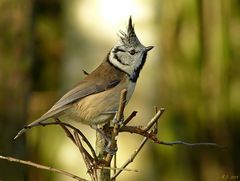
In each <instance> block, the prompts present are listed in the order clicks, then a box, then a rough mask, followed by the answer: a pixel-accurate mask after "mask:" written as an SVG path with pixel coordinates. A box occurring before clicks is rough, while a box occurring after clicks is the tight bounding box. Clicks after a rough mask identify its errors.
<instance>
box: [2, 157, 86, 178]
mask: <svg viewBox="0 0 240 181" xmlns="http://www.w3.org/2000/svg"><path fill="white" fill-rule="evenodd" d="M0 159H3V160H8V161H10V162H16V163H21V164H24V165H29V166H32V167H36V168H39V169H43V170H48V171H52V172H56V173H59V174H62V175H65V176H68V177H71V178H73V179H75V180H79V181H87V180H85V179H83V178H81V177H78V176H76V175H73V174H71V173H69V172H66V171H64V170H60V169H56V168H52V167H48V166H45V165H41V164H37V163H34V162H30V161H25V160H20V159H17V158H12V157H5V156H1V155H0Z"/></svg>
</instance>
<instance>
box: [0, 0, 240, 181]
mask: <svg viewBox="0 0 240 181" xmlns="http://www.w3.org/2000/svg"><path fill="white" fill-rule="evenodd" d="M86 2H89V4H91V3H92V6H87V5H86V4H87V3H86ZM104 2H105V1H103V0H102V1H77V0H72V1H59V0H58V1H57V0H50V1H47V0H35V1H31V0H21V1H17V0H11V1H9V0H1V2H0V155H4V156H12V157H16V158H19V159H25V160H31V161H34V162H38V163H42V164H45V165H50V166H54V167H57V168H62V169H65V170H67V171H70V172H73V173H76V174H77V175H81V174H82V175H83V177H86V168H85V167H84V166H83V164H80V163H81V162H80V161H76V162H77V163H73V162H74V161H75V158H76V157H79V160H81V158H80V155H79V154H77V150H76V149H75V148H74V146H73V145H71V143H69V142H70V141H68V140H67V138H65V136H64V133H63V132H62V131H61V130H60V129H58V128H56V127H51V128H35V129H32V130H30V131H29V133H27V134H25V135H23V136H22V137H20V138H19V139H17V140H13V138H14V136H15V135H16V133H17V132H18V131H19V129H21V128H22V127H23V125H25V124H26V123H27V122H31V121H33V120H34V119H36V118H37V117H39V116H40V115H41V114H42V113H44V112H45V111H46V110H47V109H48V108H50V107H51V105H52V104H53V103H54V102H55V101H56V100H57V99H58V98H59V97H60V96H61V95H62V94H63V93H64V92H66V91H67V90H68V89H70V88H71V87H72V86H73V85H74V84H76V83H77V82H78V81H80V80H81V79H82V78H83V76H84V75H83V74H82V69H84V70H86V71H87V72H91V71H92V70H93V69H94V68H95V67H96V66H97V65H98V64H100V62H101V61H102V59H103V58H104V56H105V55H106V54H107V51H108V50H109V49H110V48H111V46H113V45H114V43H115V42H114V39H113V38H111V37H115V38H116V39H117V36H116V33H117V31H118V29H116V30H113V32H111V33H110V34H109V35H108V32H110V31H112V30H111V25H112V24H111V21H109V24H107V23H106V22H107V21H105V20H104V18H103V17H102V16H99V15H97V12H95V9H94V7H96V8H97V9H98V8H99V9H100V8H103V6H104V8H106V9H109V11H110V9H111V8H112V7H110V5H111V4H110V3H109V7H106V4H107V3H106V2H105V4H104V5H102V4H103V3H104ZM127 2H128V3H129V4H128V3H126V2H125V1H123V2H122V3H125V5H124V6H126V9H128V8H127V7H128V5H129V6H130V5H131V6H136V7H138V6H139V7H143V8H142V9H140V10H139V11H138V13H135V12H123V14H124V13H125V14H124V18H123V19H121V23H122V22H124V23H125V24H126V22H127V20H128V19H127V18H125V17H128V16H129V15H130V14H131V15H132V16H133V20H135V21H134V22H135V27H136V31H137V35H138V36H139V39H140V40H141V41H142V42H143V44H144V45H154V46H155V48H154V49H153V51H152V52H151V53H150V55H149V57H148V60H147V62H146V66H145V67H144V70H143V72H142V73H141V76H140V79H139V82H138V86H137V88H136V91H135V94H134V97H133V99H132V101H131V102H130V104H129V105H128V106H127V109H128V110H127V112H128V113H129V112H131V111H132V110H138V111H139V115H138V117H137V119H136V120H135V122H133V123H135V124H145V123H146V122H147V121H148V120H149V119H150V118H151V116H152V115H153V113H154V110H153V106H154V105H157V106H159V107H165V108H166V112H165V113H164V115H163V117H162V118H161V123H160V125H159V129H160V139H162V140H165V141H173V140H184V141H189V142H216V143H219V144H222V145H226V146H227V149H218V148H212V147H195V148H190V147H184V146H175V147H167V146H161V145H160V146H159V145H156V144H153V143H148V144H147V145H146V146H145V149H144V151H143V153H142V154H140V155H139V156H138V157H137V159H136V161H135V162H136V163H135V164H133V165H130V168H134V169H138V170H139V173H128V172H124V173H123V176H120V177H119V180H178V181H179V180H184V181H186V180H199V181H200V180H204V181H208V180H209V181H212V180H225V178H226V177H231V176H232V178H236V177H235V176H238V179H239V176H240V175H239V173H240V165H239V163H240V156H239V153H240V146H239V145H238V143H239V138H240V133H239V132H240V131H239V128H240V122H239V119H240V60H239V59H240V2H239V1H238V0H212V1H207V0H176V1H166V0H161V1H158V0H151V1H146V2H142V1H127ZM116 3H117V2H116ZM119 3H120V2H119ZM77 7H79V10H76V8H77ZM86 7H87V8H88V9H86ZM91 7H92V9H91ZM121 7H122V6H120V4H119V8H121ZM84 8H85V10H84ZM133 9H134V8H133ZM75 12H77V13H80V15H79V16H80V17H81V18H82V19H81V18H80V19H81V20H79V16H78V14H76V13H75ZM89 13H90V15H91V13H92V15H93V14H96V17H97V18H98V19H97V18H96V17H94V16H93V17H91V16H89ZM109 13H110V12H109ZM111 16H112V17H114V14H109V15H108V16H107V17H108V18H110V17H111ZM116 17H117V16H116ZM108 18H107V19H108ZM115 24H118V25H119V24H120V22H118V19H117V18H116V21H114V24H113V26H114V25H115ZM93 27H94V28H93ZM101 28H102V29H103V31H105V32H107V33H106V34H105V35H104V34H102V30H101ZM104 28H105V29H104ZM124 28H125V27H124V26H121V29H122V30H124ZM90 30H91V31H90ZM108 36H109V37H108ZM149 37H150V38H149ZM153 41H154V42H153ZM144 120H145V121H144ZM79 127H80V129H81V127H83V128H82V129H83V130H88V128H86V126H82V125H79ZM90 131H92V130H90ZM92 135H94V132H93V133H92ZM92 137H93V136H92ZM129 138H130V139H129ZM91 139H93V140H94V138H91ZM120 139H121V138H120ZM126 139H128V141H132V142H133V147H132V146H129V145H125V144H124V143H126ZM122 140H123V141H122V142H120V149H123V150H126V151H123V152H120V154H121V153H122V154H123V155H125V154H126V155H129V154H131V152H132V150H134V148H135V147H134V146H135V145H137V144H138V142H139V138H137V137H134V136H132V135H131V137H130V136H129V135H127V136H126V135H123V137H122ZM124 140H125V142H124ZM121 144H122V145H121ZM130 145H131V144H130ZM130 148H133V149H132V150H129V149H130ZM72 150H73V151H75V152H76V153H74V154H75V155H76V156H75V157H74V156H73V155H74V154H73V152H72ZM127 158H128V156H123V157H120V158H119V159H120V161H119V162H123V161H124V160H126V159H127ZM79 165H80V166H79ZM80 173H81V174H80ZM67 179H68V178H66V177H64V176H59V175H57V174H53V173H49V172H47V171H42V170H38V169H36V168H31V167H27V166H24V165H20V164H16V163H10V162H7V161H4V160H0V180H3V181H5V180H6V181H8V180H13V181H15V180H34V181H35V180H49V181H50V180H67Z"/></svg>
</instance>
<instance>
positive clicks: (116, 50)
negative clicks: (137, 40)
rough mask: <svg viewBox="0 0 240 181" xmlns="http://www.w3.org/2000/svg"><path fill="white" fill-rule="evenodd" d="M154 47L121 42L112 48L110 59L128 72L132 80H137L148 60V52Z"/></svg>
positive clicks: (113, 63) (116, 65)
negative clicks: (129, 44) (127, 44)
mask: <svg viewBox="0 0 240 181" xmlns="http://www.w3.org/2000/svg"><path fill="white" fill-rule="evenodd" d="M152 48H153V47H152V46H150V47H144V46H143V45H141V44H139V45H138V46H137V47H136V46H135V47H134V46H126V45H123V44H121V42H120V43H118V44H117V45H116V46H114V47H113V48H112V50H111V52H110V54H109V58H108V59H109V62H110V63H111V64H112V65H113V66H115V67H116V68H118V69H120V70H121V71H123V72H125V73H126V74H128V76H129V78H130V80H131V81H132V82H136V81H137V79H138V76H139V73H140V71H141V69H142V67H143V65H144V63H145V61H146V58H147V52H148V51H149V50H151V49H152Z"/></svg>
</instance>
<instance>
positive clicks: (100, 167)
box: [97, 166, 139, 172]
mask: <svg viewBox="0 0 240 181" xmlns="http://www.w3.org/2000/svg"><path fill="white" fill-rule="evenodd" d="M97 169H107V170H122V171H128V172H139V171H138V170H136V169H128V168H112V167H106V166H98V167H97Z"/></svg>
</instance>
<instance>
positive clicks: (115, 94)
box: [64, 82, 135, 125]
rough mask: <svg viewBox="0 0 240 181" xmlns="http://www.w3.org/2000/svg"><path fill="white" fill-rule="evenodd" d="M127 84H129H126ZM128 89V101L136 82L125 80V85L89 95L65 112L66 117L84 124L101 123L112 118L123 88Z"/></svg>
mask: <svg viewBox="0 0 240 181" xmlns="http://www.w3.org/2000/svg"><path fill="white" fill-rule="evenodd" d="M126 85H127V86H126ZM124 88H126V89H127V90H128V94H127V101H128V100H129V99H130V97H131V96H132V93H133V91H134V88H135V83H131V82H130V83H129V82H128V84H127V83H126V82H125V85H121V84H120V85H119V86H116V87H114V88H112V89H109V90H106V91H103V92H100V93H97V94H93V95H89V96H87V97H85V98H83V99H81V100H80V101H78V102H76V103H74V104H73V106H72V107H71V108H70V109H68V110H67V111H66V112H65V114H64V115H65V116H64V117H65V118H66V119H70V120H73V121H77V122H82V123H84V124H88V125H92V124H101V123H105V122H108V121H110V120H112V119H113V118H114V116H115V113H116V111H117V109H118V106H119V98H120V93H121V90H123V89H124Z"/></svg>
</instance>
